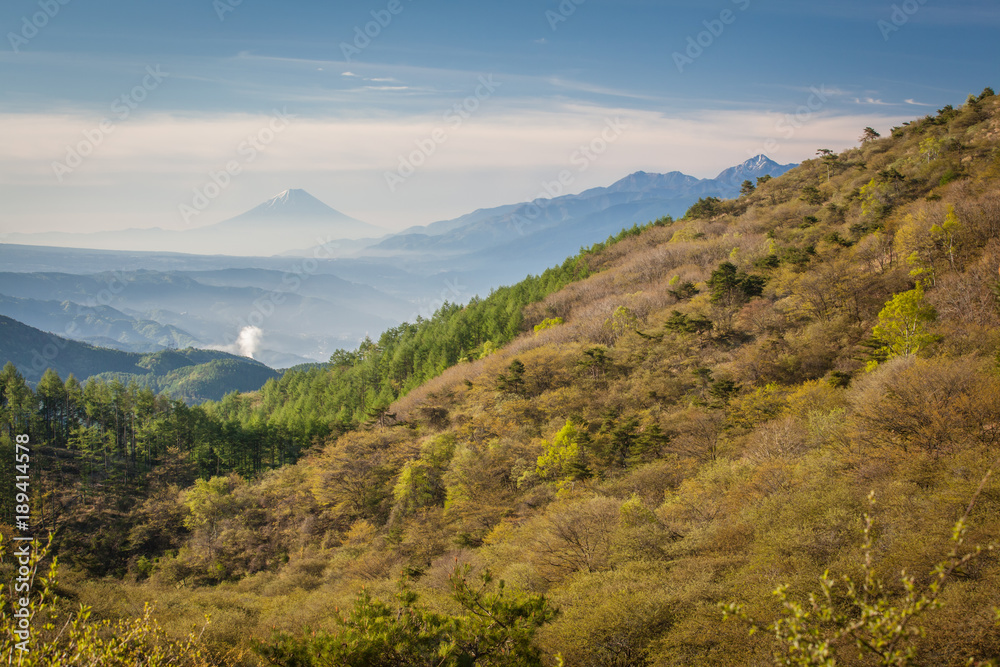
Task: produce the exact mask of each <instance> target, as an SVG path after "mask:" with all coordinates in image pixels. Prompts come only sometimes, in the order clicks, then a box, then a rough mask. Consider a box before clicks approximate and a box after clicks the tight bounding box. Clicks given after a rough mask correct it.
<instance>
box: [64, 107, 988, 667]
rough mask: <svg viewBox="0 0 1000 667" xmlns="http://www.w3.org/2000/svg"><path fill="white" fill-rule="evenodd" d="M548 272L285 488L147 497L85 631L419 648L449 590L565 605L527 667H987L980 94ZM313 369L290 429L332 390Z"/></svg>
mask: <svg viewBox="0 0 1000 667" xmlns="http://www.w3.org/2000/svg"><path fill="white" fill-rule="evenodd" d="M636 231H637V232H638V231H639V230H636ZM574 262H575V263H574V267H575V269H574V270H575V271H578V272H582V273H580V275H581V277H583V276H586V277H585V278H583V279H580V280H575V281H572V282H569V283H567V284H565V286H564V287H563V288H562V289H560V290H559V291H556V292H553V293H551V294H549V295H548V296H547V297H546V298H544V299H543V300H541V301H538V302H536V303H533V304H531V305H528V306H527V307H525V308H524V309H523V310H522V312H521V313H520V317H519V319H518V321H519V322H520V324H521V326H520V329H521V331H522V334H521V335H520V336H519V337H518V338H516V339H515V340H513V342H511V343H509V344H507V345H505V346H502V347H499V349H497V348H498V346H497V345H495V344H494V341H492V340H490V339H487V340H480V339H479V338H478V337H476V336H475V335H473V332H471V331H469V332H467V333H468V336H466V337H465V338H464V340H466V341H467V343H466V344H464V346H462V347H461V349H460V352H461V357H463V358H464V359H465V360H464V361H462V362H460V363H458V364H457V365H454V366H451V367H450V368H448V369H447V370H443V372H441V374H440V375H438V376H437V377H435V378H434V379H431V380H430V381H428V382H426V383H425V384H423V385H421V386H419V387H417V388H415V389H413V390H412V391H409V393H406V394H405V395H403V396H402V397H401V398H399V399H398V400H395V401H394V402H393V403H392V404H391V405H384V406H380V409H379V410H377V411H375V412H372V413H371V415H370V419H369V420H368V422H367V424H366V426H365V427H364V428H360V429H355V430H349V431H348V432H346V433H343V434H340V435H334V436H331V437H329V438H326V439H325V440H324V441H322V442H317V443H315V445H314V448H313V449H312V451H311V452H310V455H309V456H308V457H306V458H305V459H303V460H302V461H300V462H299V463H297V464H295V465H291V466H286V467H284V468H281V469H279V470H275V471H271V472H268V473H266V474H263V475H261V476H260V477H259V478H255V479H244V478H241V477H238V476H236V475H230V476H223V475H219V476H216V477H214V478H211V479H207V480H200V481H198V482H197V483H196V484H195V485H193V486H190V487H188V488H183V489H182V488H180V487H179V486H170V485H169V484H168V483H167V482H166V481H165V482H164V483H163V484H160V485H153V487H152V488H151V489H150V491H149V493H148V495H147V497H146V500H144V501H143V502H142V503H138V504H136V506H135V507H134V508H132V510H131V511H132V514H131V519H130V520H131V521H132V522H133V524H132V525H133V526H134V528H133V529H132V530H131V531H130V532H129V535H130V538H129V539H130V543H132V544H142V545H146V548H147V552H146V553H143V556H142V559H141V560H140V559H138V558H137V559H136V560H135V561H134V562H133V563H132V564H131V565H130V567H129V571H128V576H129V577H131V580H130V581H129V582H107V581H86V580H80V579H77V580H75V581H74V582H73V585H72V589H71V590H72V592H73V594H74V595H75V596H77V599H78V600H79V601H84V602H88V603H91V604H93V605H94V606H95V612H96V613H97V614H98V615H99V616H108V617H115V616H117V615H122V614H124V615H132V614H134V611H133V609H132V607H130V606H127V605H126V603H123V602H121V600H122V599H129V600H141V599H155V600H156V601H157V605H158V610H159V611H158V612H157V614H158V616H159V617H160V618H161V619H162V620H163V622H164V623H165V624H166V625H167V626H168V627H169V628H170V629H171V632H172V633H173V634H174V635H176V636H183V635H184V634H185V633H186V632H188V631H189V629H190V628H191V627H192V625H194V624H196V623H198V622H199V621H200V619H201V618H202V615H203V614H204V613H205V612H211V614H212V619H213V622H212V624H210V625H209V626H208V628H207V629H206V630H205V634H204V635H203V639H204V641H205V643H206V644H207V646H208V647H210V648H212V649H213V650H215V651H216V652H217V653H216V654H217V655H219V656H221V654H222V652H223V651H224V650H225V649H232V648H234V647H236V648H239V649H241V650H242V652H241V653H240V655H239V656H236V657H233V656H232V655H231V656H230V658H228V659H227V660H228V661H229V663H230V664H267V663H266V662H265V661H264V659H263V658H262V657H261V655H262V654H261V651H260V650H259V649H261V645H262V644H263V646H264V650H263V653H266V654H267V655H269V656H271V664H286V665H322V664H329V663H330V661H331V660H333V658H332V657H331V656H332V655H334V654H335V652H341V653H336V655H343V653H342V652H344V651H346V652H348V654H350V651H352V650H356V651H358V653H356V654H350V655H355V656H356V655H363V653H362V651H363V649H365V648H366V647H368V648H370V647H373V646H374V647H378V646H382V647H388V646H390V645H391V646H392V647H393V650H397V651H398V650H403V648H401V647H405V646H408V642H412V643H413V644H414V645H416V644H419V643H420V642H425V643H426V642H427V641H429V640H428V633H429V632H430V627H431V626H430V625H427V624H424V625H421V624H416V626H419V627H415V624H414V623H411V621H412V620H413V619H415V618H420V619H425V618H437V619H440V618H448V617H450V616H449V615H455V617H458V615H459V614H461V613H463V611H462V609H461V608H459V606H456V599H457V598H456V595H460V594H463V592H464V590H465V589H463V588H462V586H461V585H456V583H455V579H454V578H453V577H452V578H451V579H449V575H450V574H452V573H453V572H455V570H456V566H461V565H468V566H469V567H470V568H471V569H472V571H474V572H478V571H485V570H489V571H490V572H492V575H493V579H492V580H491V581H492V582H494V583H492V584H490V583H489V581H490V580H487V583H485V584H484V586H485V588H484V590H486V591H488V592H490V594H495V595H499V596H501V597H502V596H503V595H510V596H516V595H525V596H527V595H535V596H538V595H544V596H545V600H546V601H547V604H551V605H552V606H553V607H556V608H558V609H559V614H558V615H556V616H554V617H553V616H551V615H546V614H543V613H539V614H538V615H537V616H536V617H535V618H538V619H540V620H539V621H538V625H540V626H541V628H540V629H539V630H538V631H537V634H534V637H533V641H534V643H535V645H536V646H537V647H538V648H539V650H540V652H541V658H540V661H541V663H542V664H546V665H556V664H567V665H629V666H631V665H636V666H642V665H657V666H667V665H678V666H680V665H719V666H723V665H725V666H731V665H761V664H769V663H772V662H774V663H776V664H806V665H809V664H834V663H832V662H830V661H829V660H826V661H825V662H824V661H822V660H821V656H822V655H823V654H824V653H825V654H827V655H829V656H833V657H835V658H836V663H835V664H838V665H874V664H913V665H966V664H989V663H988V662H987V661H989V660H996V659H997V658H998V657H1000V628H998V626H997V623H996V619H997V611H996V609H997V608H1000V563H998V561H997V558H996V554H995V553H994V552H993V551H991V550H989V549H988V547H989V545H990V544H991V542H992V541H994V540H995V539H996V536H997V535H998V534H1000V513H998V511H997V510H998V509H1000V481H998V480H997V479H996V478H995V477H994V476H991V475H989V474H988V472H989V471H992V470H993V466H994V465H995V462H996V460H997V457H998V455H1000V450H998V444H1000V427H998V424H1000V369H998V361H997V359H998V352H1000V286H998V281H997V268H998V266H1000V100H998V98H997V97H996V96H994V95H993V92H992V91H991V90H987V91H984V92H983V94H982V95H980V96H979V97H978V98H975V97H973V98H970V99H969V100H968V101H967V102H966V104H964V105H962V106H961V107H959V108H957V109H956V108H952V107H946V108H944V109H942V110H940V111H939V112H938V113H937V114H936V115H934V116H928V117H926V118H923V119H920V120H917V121H915V122H912V123H909V124H907V125H905V126H903V127H899V128H895V129H894V130H893V133H892V136H891V137H885V138H876V137H867V138H866V140H865V141H864V142H863V143H862V145H861V146H860V147H859V148H856V149H852V150H848V151H846V152H844V153H841V154H829V155H827V156H823V157H820V158H818V159H815V160H810V161H807V162H806V163H804V164H803V165H801V166H800V167H798V168H796V169H794V170H792V171H790V172H789V173H787V174H785V175H784V176H781V177H779V178H775V179H772V180H770V181H765V182H759V183H758V184H757V187H756V188H755V190H754V191H753V192H748V193H747V194H745V195H744V196H742V197H740V198H739V199H733V200H725V201H720V200H718V199H714V198H707V197H706V198H702V199H701V200H700V201H698V202H697V203H696V204H695V205H694V206H692V207H691V209H690V210H689V211H688V213H687V215H686V216H685V217H684V218H683V219H681V220H677V221H670V220H668V219H662V220H659V221H658V224H655V225H651V226H649V227H648V228H647V229H645V230H643V231H642V233H636V234H634V235H627V236H624V237H623V238H622V239H621V240H620V241H619V242H618V243H614V244H608V245H607V246H605V247H603V248H602V249H601V250H600V251H597V252H594V253H589V254H585V255H582V256H580V257H579V258H576V259H575V260H574ZM452 321H454V322H456V325H455V326H458V324H457V323H461V322H463V320H460V319H458V318H457V317H456V319H455V320H452ZM423 331H428V332H429V331H431V329H425V330H423ZM436 331H439V330H436ZM428 335H429V334H428ZM439 335H442V336H443V334H439ZM456 346H457V344H456ZM406 355H407V350H401V349H393V350H392V351H391V355H390V352H389V351H388V350H385V349H382V348H380V346H379V345H377V344H376V343H374V342H372V341H367V342H366V344H365V345H364V346H362V348H361V349H359V350H358V352H357V353H356V354H354V355H353V356H352V355H349V354H346V353H345V354H344V355H343V358H341V359H339V360H338V364H340V365H343V366H345V367H350V368H353V369H356V371H355V372H354V374H352V375H350V376H343V375H341V376H340V377H350V378H351V380H352V382H355V383H356V384H353V385H352V386H351V388H352V391H353V392H354V393H360V394H365V395H370V396H371V397H372V398H375V396H374V392H375V391H376V390H379V391H381V390H385V391H386V392H387V393H388V392H390V391H391V390H392V388H393V386H394V385H393V383H394V382H395V383H398V385H399V386H400V387H405V386H406V385H405V383H406V381H407V380H408V377H409V376H408V375H407V370H406V364H407V362H408V358H407V356H406ZM328 371H329V372H328V373H327V374H326V375H324V373H323V372H315V373H312V374H308V375H306V374H304V375H301V376H298V381H299V384H298V385H293V384H287V385H284V386H283V391H285V392H287V393H286V395H285V396H283V397H282V401H283V402H293V401H295V400H297V399H298V398H299V397H302V396H324V395H328V394H329V393H332V392H333V391H334V390H335V389H336V388H335V387H333V386H332V384H324V383H325V382H326V383H332V382H333V378H334V377H338V376H337V374H336V372H335V369H333V368H331V369H328ZM379 378H388V379H389V380H388V382H389V389H386V388H385V387H379V386H378V385H377V383H378V382H379V381H380V380H379ZM265 393H266V392H265ZM393 393H394V392H393ZM227 400H228V402H229V404H230V405H231V406H233V409H237V410H245V409H250V408H252V407H254V406H259V405H260V404H261V401H262V397H261V395H256V394H254V395H249V396H242V397H230V398H228V399H227ZM301 407H302V410H303V418H306V415H308V414H309V411H310V406H309V405H308V404H307V403H303V404H302V406H301ZM334 408H335V406H329V405H328V406H325V407H324V408H323V409H322V410H321V411H320V412H321V413H322V414H325V415H326V416H327V418H330V419H332V418H333V414H332V411H333V409H334ZM184 460H185V459H184V457H183V456H179V458H178V459H177V462H178V463H183V462H184ZM866 514H867V515H868V516H869V517H870V520H868V519H866V518H865V516H866ZM956 522H957V523H956ZM956 538H957V539H956ZM977 546H981V547H983V551H982V552H981V553H977V552H976V548H977ZM950 554H953V555H950ZM966 555H967V556H968V557H966ZM939 565H940V567H938V566H939ZM459 571H460V572H461V570H459ZM827 572H829V573H830V576H829V578H827V576H826V574H825V573H827ZM901 572H905V575H904V576H903V577H901V574H900V573H901ZM841 575H846V576H848V577H850V578H851V580H852V581H854V582H858V585H857V586H856V587H852V586H850V585H848V583H847V582H845V581H844V580H843V579H841V578H840V576H841ZM401 579H402V580H405V586H403V588H402V590H400V586H399V583H398V582H400V580H401ZM500 579H502V580H503V581H504V582H505V587H504V589H503V590H504V591H507V593H504V594H501V593H500V592H498V591H499V589H498V588H497V587H496V583H495V582H496V581H497V580H500ZM132 581H135V583H132ZM463 581H464V580H463ZM460 583H461V582H460ZM361 589H364V592H363V593H362V594H361V595H360V596H359V597H356V594H357V593H358V591H359V590H361ZM112 590H114V591H117V592H119V595H115V596H112V595H109V594H108V593H109V591H112ZM775 590H778V591H779V593H780V595H783V596H785V600H787V601H789V604H783V603H782V600H781V599H779V598H778V597H776V596H775V595H774V594H773V593H774V591H775ZM456 591H457V592H456ZM511 591H514V592H511ZM824 591H826V592H827V593H828V594H829V595H828V596H827V595H825V594H824ZM851 591H853V592H854V593H853V597H852V592H851ZM810 594H813V595H814V597H813V598H812V602H810V598H809V595H810ZM414 595H416V596H418V598H419V602H420V604H421V605H423V608H422V609H427V610H431V611H433V612H435V613H437V614H438V615H439V616H437V617H432V616H427V615H424V616H420V615H419V614H418V611H416V610H415V608H414V607H413V605H414V597H413V596H414ZM473 599H482V598H473ZM496 599H497V598H490V600H494V601H495V600H496ZM509 599H522V598H514V597H511V598H509ZM525 599H527V598H525ZM530 599H531V600H534V601H535V603H536V604H541V603H539V602H538V600H539V599H540V598H530ZM730 603H734V604H738V605H742V613H745V614H746V615H747V616H748V617H752V618H754V619H756V620H757V621H758V622H759V623H760V625H761V628H762V629H763V630H764V631H761V632H756V633H755V634H753V635H751V634H750V633H749V632H748V629H749V627H750V626H749V625H748V624H747V623H746V622H744V621H739V620H729V621H724V620H723V608H722V606H724V605H727V604H730ZM526 604H527V603H526ZM380 605H381V606H380ZM813 605H815V606H813ZM490 608H493V607H490ZM730 609H731V611H735V612H737V613H741V612H740V609H739V608H730ZM342 610H352V611H342ZM380 610H381V611H380ZM481 611H482V608H481ZM827 612H828V613H827ZM420 613H423V612H420ZM428 613H429V612H428ZM474 615H475V614H474V613H472V614H471V615H468V616H466V617H463V618H465V619H466V620H467V623H468V624H472V622H473V616H474ZM370 618H377V619H378V623H377V624H370V625H365V624H364V623H362V622H361V621H362V620H364V619H370ZM505 618H506V617H505ZM522 618H523V615H522V616H515V620H518V619H522ZM359 619H360V620H359ZM779 619H785V621H784V622H783V623H778V624H777V625H775V623H776V621H778V620H779ZM498 622H499V621H498ZM501 625H502V623H501ZM513 625H514V623H513V622H512V623H511V626H512V627H513ZM359 627H360V628H361V630H360V631H359V630H358V628H359ZM449 627H451V628H452V632H453V634H454V633H457V631H456V630H454V628H455V627H456V626H449ZM459 627H461V623H459ZM504 627H505V628H506V627H507V626H504ZM518 627H521V626H518ZM304 628H309V630H304ZM366 629H367V631H368V634H367V635H366V634H365V633H364V631H365V630H366ZM276 632H277V633H278V634H277V635H276V634H275V633H276ZM325 632H331V633H334V634H333V638H332V639H331V635H327V634H325ZM358 632H360V633H361V634H360V637H361V638H360V639H359V634H358ZM337 633H341V634H337ZM341 637H342V638H344V639H343V640H341V639H338V638H341ZM386 637H388V639H386ZM431 639H432V640H434V639H435V638H434V637H431ZM348 640H349V641H348ZM254 641H256V642H259V643H258V644H257V647H258V650H253V648H252V647H253V645H254V643H253V642H254ZM448 641H449V640H448V635H447V634H446V633H445V634H444V635H442V638H441V642H442V643H441V645H440V647H441V650H442V651H444V650H446V649H447V646H448ZM380 642H381V643H380ZM261 643H262V644H261ZM437 646H438V645H437V644H433V646H432V648H436V647H437ZM268 647H269V648H268ZM372 650H375V649H372ZM386 650H388V649H386ZM897 650H898V651H899V653H898V659H896V658H893V656H892V655H891V652H892V651H897ZM431 653H432V654H433V651H431ZM528 654H529V653H525V655H528ZM377 655H378V656H380V657H381V658H382V659H383V660H384V659H385V654H382V653H379V654H377ZM219 661H220V662H221V661H222V658H221V657H220V658H219ZM563 661H564V662H563ZM355 662H356V663H357V664H366V663H364V660H363V659H361V658H357V659H356V660H355ZM347 664H355V663H347ZM386 664H391V663H386ZM417 664H424V663H417ZM501 664H502V663H501ZM518 664H538V661H535V660H534V659H532V660H531V661H527V660H526V661H525V662H523V663H518Z"/></svg>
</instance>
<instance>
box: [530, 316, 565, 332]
mask: <svg viewBox="0 0 1000 667" xmlns="http://www.w3.org/2000/svg"><path fill="white" fill-rule="evenodd" d="M562 323H563V318H561V317H552V318H549V319H545V320H542V321H541V322H539V323H538V324H536V325H535V333H538V332H539V331H545V330H546V329H552V328H554V327H557V326H559V325H560V324H562Z"/></svg>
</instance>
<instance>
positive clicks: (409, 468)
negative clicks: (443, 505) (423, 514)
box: [392, 461, 444, 511]
mask: <svg viewBox="0 0 1000 667" xmlns="http://www.w3.org/2000/svg"><path fill="white" fill-rule="evenodd" d="M443 491H444V487H443V486H442V485H441V483H440V479H435V471H434V470H433V468H432V467H431V466H430V465H428V464H427V463H426V462H424V461H408V462H407V463H406V464H405V465H404V466H403V470H402V472H400V473H399V481H397V482H396V486H394V487H393V489H392V495H393V498H394V499H395V500H396V505H397V507H400V508H401V509H403V511H413V510H415V509H418V508H420V507H425V506H427V505H431V504H434V503H436V502H443V500H444V494H443Z"/></svg>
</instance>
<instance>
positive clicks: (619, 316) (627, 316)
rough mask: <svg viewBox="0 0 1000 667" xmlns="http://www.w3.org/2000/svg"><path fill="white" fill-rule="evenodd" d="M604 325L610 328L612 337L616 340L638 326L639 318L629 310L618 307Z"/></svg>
mask: <svg viewBox="0 0 1000 667" xmlns="http://www.w3.org/2000/svg"><path fill="white" fill-rule="evenodd" d="M605 324H607V326H609V327H610V328H611V335H612V337H613V338H614V339H615V340H618V339H619V338H621V337H622V336H624V335H625V334H626V333H628V332H629V331H634V330H635V329H636V328H637V327H638V326H639V318H638V317H636V316H635V313H633V312H632V309H631V308H629V307H627V306H618V307H617V308H615V312H614V313H613V314H612V315H611V317H610V318H609V319H608V321H607V322H606V323H605Z"/></svg>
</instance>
